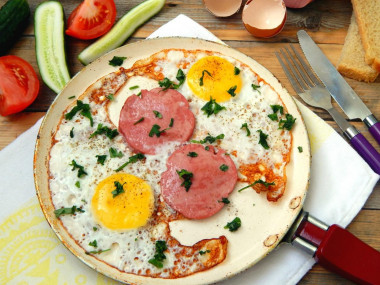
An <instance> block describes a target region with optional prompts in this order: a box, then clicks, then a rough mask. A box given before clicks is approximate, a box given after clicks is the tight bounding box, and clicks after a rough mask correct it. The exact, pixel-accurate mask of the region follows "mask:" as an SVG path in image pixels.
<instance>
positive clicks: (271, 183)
mask: <svg viewBox="0 0 380 285" xmlns="http://www.w3.org/2000/svg"><path fill="white" fill-rule="evenodd" d="M256 184H262V185H264V186H265V187H266V188H268V187H269V186H270V185H275V183H274V182H265V181H263V180H261V179H259V180H256V181H255V182H253V183H252V184H250V185H248V186H245V187H243V188H241V189H239V190H238V192H241V191H243V190H245V189H247V188H249V187H253V186H255V185H256Z"/></svg>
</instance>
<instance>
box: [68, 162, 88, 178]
mask: <svg viewBox="0 0 380 285" xmlns="http://www.w3.org/2000/svg"><path fill="white" fill-rule="evenodd" d="M69 165H70V166H72V167H73V168H72V169H71V170H72V171H74V170H75V169H78V175H77V176H78V177H79V178H80V177H81V176H83V175H87V172H86V171H85V170H84V167H83V166H82V165H79V164H78V163H76V161H75V160H72V161H71V163H70V164H69Z"/></svg>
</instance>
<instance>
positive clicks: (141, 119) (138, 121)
mask: <svg viewBox="0 0 380 285" xmlns="http://www.w3.org/2000/svg"><path fill="white" fill-rule="evenodd" d="M142 121H144V117H141V118H140V119H138V120H137V121H136V122H135V123H134V124H133V125H137V124H138V123H141V122H142Z"/></svg>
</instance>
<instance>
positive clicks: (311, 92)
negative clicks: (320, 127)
mask: <svg viewBox="0 0 380 285" xmlns="http://www.w3.org/2000/svg"><path fill="white" fill-rule="evenodd" d="M290 47H291V49H292V50H293V54H294V55H295V56H294V55H292V53H291V52H290V51H289V49H288V48H287V47H285V51H286V53H285V51H284V49H281V50H280V53H281V55H282V57H283V58H284V59H285V61H286V63H287V65H286V64H285V63H284V61H283V60H282V58H281V56H280V54H279V53H278V52H275V54H276V56H277V59H278V61H279V62H280V64H281V66H282V68H283V70H284V72H285V74H286V76H287V77H288V79H289V81H290V83H291V85H292V86H293V88H294V90H295V91H296V92H297V93H298V95H299V96H300V97H301V98H302V100H304V101H305V102H306V103H307V104H309V105H311V106H313V107H317V108H321V109H324V110H326V111H327V112H328V113H329V114H330V115H331V117H332V118H333V119H334V120H335V122H336V123H337V124H338V126H339V127H340V128H341V129H342V131H343V134H344V135H345V136H346V137H347V138H348V139H349V141H350V142H351V144H352V146H353V147H354V149H355V150H356V151H357V152H358V153H359V154H360V155H361V157H362V158H363V159H364V160H365V161H366V162H367V163H368V164H369V165H370V166H371V168H372V169H373V170H374V171H375V172H376V173H378V174H380V154H379V153H378V152H377V150H376V149H375V148H374V147H373V146H372V145H371V144H370V143H369V142H368V141H367V139H366V138H365V137H364V136H363V135H362V134H361V133H360V132H359V131H358V130H357V129H356V128H355V127H354V126H353V125H351V124H349V123H348V122H347V121H346V119H345V118H344V117H343V116H342V115H341V114H340V113H339V112H338V111H337V110H336V109H335V108H334V107H333V106H332V104H331V97H330V93H329V91H328V90H327V89H326V87H325V86H324V85H323V84H322V83H321V82H320V81H319V79H318V78H317V77H316V76H315V75H314V73H313V72H312V70H311V68H310V67H309V65H308V64H306V63H305V61H304V60H303V59H302V57H301V56H300V55H299V53H298V52H297V51H296V49H295V48H294V46H293V45H290ZM288 67H289V68H288Z"/></svg>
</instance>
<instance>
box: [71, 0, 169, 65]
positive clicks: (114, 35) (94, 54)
mask: <svg viewBox="0 0 380 285" xmlns="http://www.w3.org/2000/svg"><path fill="white" fill-rule="evenodd" d="M164 4H165V0H147V1H144V2H142V3H141V4H139V5H137V6H136V7H134V8H133V9H132V10H130V11H129V12H128V13H127V14H125V15H124V16H123V17H122V18H121V19H120V20H119V21H118V22H117V24H116V25H115V26H114V27H113V28H112V29H111V30H110V31H109V32H108V33H107V34H106V35H104V36H103V37H102V38H100V39H99V40H97V41H96V42H95V43H93V44H92V45H90V46H89V47H87V48H86V49H85V50H83V51H82V52H81V53H80V54H79V56H78V58H79V60H80V61H81V62H82V63H83V64H85V65H87V64H89V63H90V62H92V61H94V60H95V59H97V58H98V57H100V56H102V55H103V54H105V53H107V52H109V51H111V50H113V49H115V48H117V47H119V46H121V45H122V44H123V43H124V42H125V41H126V39H127V38H128V37H129V36H130V35H131V34H132V33H133V32H134V31H135V30H136V29H137V28H138V27H139V26H141V25H142V24H144V23H145V22H146V21H147V20H149V19H150V18H151V17H153V16H154V15H155V14H157V13H158V12H159V11H160V10H161V9H162V7H163V6H164Z"/></svg>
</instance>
